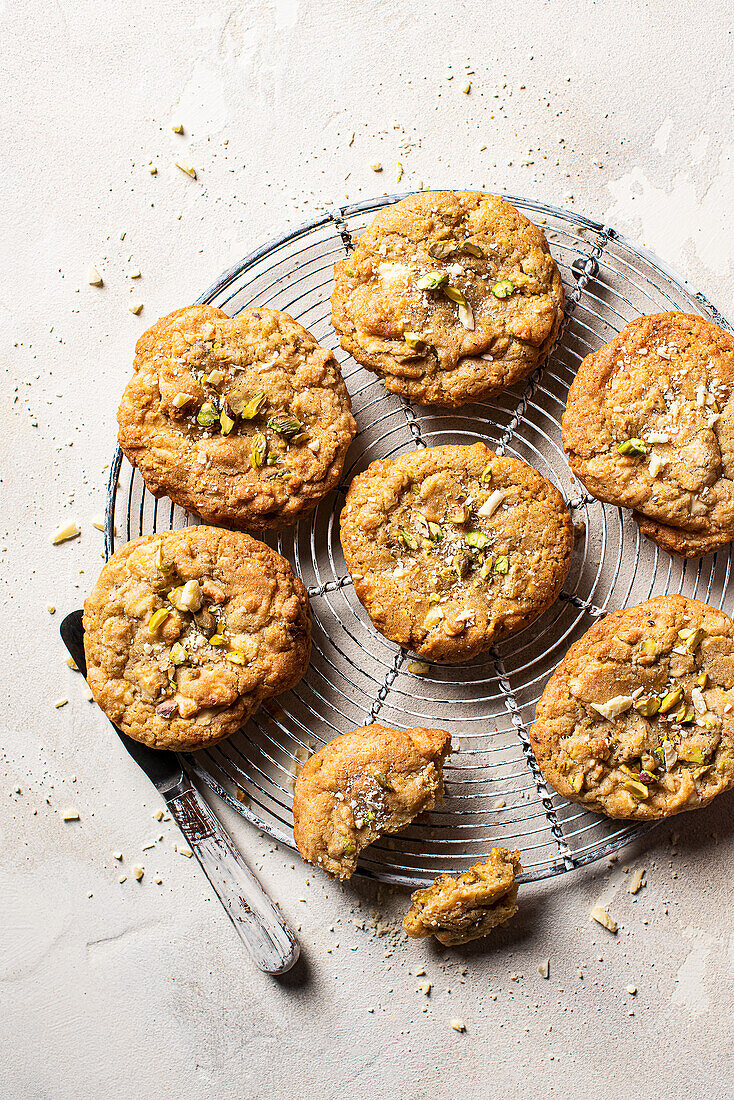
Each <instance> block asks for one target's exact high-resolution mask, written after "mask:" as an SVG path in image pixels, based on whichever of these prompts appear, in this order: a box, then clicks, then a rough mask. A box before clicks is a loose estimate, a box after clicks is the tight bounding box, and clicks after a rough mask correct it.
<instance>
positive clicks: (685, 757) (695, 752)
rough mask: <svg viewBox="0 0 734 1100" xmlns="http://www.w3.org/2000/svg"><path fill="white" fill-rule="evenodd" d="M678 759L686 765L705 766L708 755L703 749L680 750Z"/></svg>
mask: <svg viewBox="0 0 734 1100" xmlns="http://www.w3.org/2000/svg"><path fill="white" fill-rule="evenodd" d="M678 759H679V760H682V761H683V762H684V763H685V764H705V763H706V753H705V752H704V750H703V749H701V748H688V749H684V748H679V749H678Z"/></svg>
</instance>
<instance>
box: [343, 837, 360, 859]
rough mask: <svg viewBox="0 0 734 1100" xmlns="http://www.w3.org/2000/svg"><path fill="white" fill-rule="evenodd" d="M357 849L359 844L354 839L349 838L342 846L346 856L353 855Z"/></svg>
mask: <svg viewBox="0 0 734 1100" xmlns="http://www.w3.org/2000/svg"><path fill="white" fill-rule="evenodd" d="M356 851H357V845H356V844H355V843H354V841H352V840H348V841H347V842H346V844H345V845H344V847H343V848H342V854H343V855H345V856H353V855H354V853H355V852H356Z"/></svg>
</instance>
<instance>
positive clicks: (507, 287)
mask: <svg viewBox="0 0 734 1100" xmlns="http://www.w3.org/2000/svg"><path fill="white" fill-rule="evenodd" d="M514 289H515V284H514V283H511V282H510V280H509V279H500V281H499V282H498V283H495V284H494V286H493V287H492V293H493V294H494V296H495V298H509V297H510V295H511V294H512V292H513V291H514Z"/></svg>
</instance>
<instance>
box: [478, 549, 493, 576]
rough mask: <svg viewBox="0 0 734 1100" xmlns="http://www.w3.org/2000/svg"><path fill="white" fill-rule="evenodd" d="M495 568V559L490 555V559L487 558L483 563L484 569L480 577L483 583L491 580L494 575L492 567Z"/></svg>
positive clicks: (480, 571)
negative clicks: (492, 574)
mask: <svg viewBox="0 0 734 1100" xmlns="http://www.w3.org/2000/svg"><path fill="white" fill-rule="evenodd" d="M493 566H494V558H493V557H492V555H491V554H490V556H489V557H488V558H485V559H484V561H483V562H482V568H481V569H480V570H479V576H480V577H481V579H482V580H483V581H486V580H489V577H490V575H491V573H492V567H493Z"/></svg>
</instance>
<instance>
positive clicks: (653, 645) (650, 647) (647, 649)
mask: <svg viewBox="0 0 734 1100" xmlns="http://www.w3.org/2000/svg"><path fill="white" fill-rule="evenodd" d="M642 652H643V653H648V654H651V655H653V656H654V655H656V654H657V652H658V643H657V642H656V641H655V639H654V638H645V640H644V642H643V643H642Z"/></svg>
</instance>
